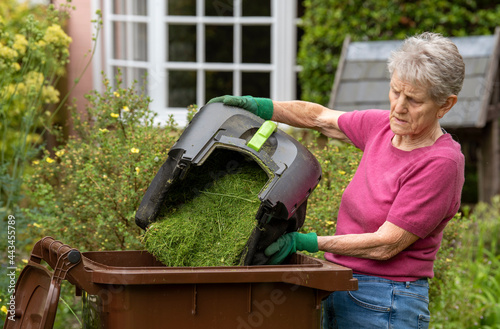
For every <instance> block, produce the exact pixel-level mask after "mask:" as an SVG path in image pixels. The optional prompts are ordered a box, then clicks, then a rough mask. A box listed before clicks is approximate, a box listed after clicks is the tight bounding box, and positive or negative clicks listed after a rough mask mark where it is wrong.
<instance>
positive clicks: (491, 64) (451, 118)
mask: <svg viewBox="0 0 500 329" xmlns="http://www.w3.org/2000/svg"><path fill="white" fill-rule="evenodd" d="M451 40H452V41H453V42H454V43H455V44H456V45H457V47H458V50H459V51H460V54H461V55H462V57H463V59H464V62H465V80H464V85H463V88H462V91H461V92H460V94H459V96H458V102H457V104H456V105H455V107H454V108H453V109H452V110H451V111H450V112H448V114H447V115H445V116H444V117H443V119H441V125H443V126H445V127H450V128H465V127H483V126H484V125H485V124H486V121H487V118H488V110H489V102H490V99H491V93H492V90H493V87H494V86H495V79H498V74H496V72H497V69H498V64H499V61H500V59H499V58H500V49H499V48H500V29H498V28H497V30H496V33H495V35H487V36H470V37H457V38H451ZM402 42H403V41H401V40H397V41H395V40H392V41H369V42H353V43H350V42H349V38H346V41H345V42H344V46H343V49H342V54H341V58H340V62H339V66H338V68H337V74H336V78H335V83H334V85H333V89H332V94H331V97H330V103H329V107H330V108H335V109H336V110H341V111H354V110H363V109H368V108H380V109H389V98H388V95H389V81H390V77H389V72H388V70H387V60H388V58H389V55H390V54H391V52H392V51H394V50H396V49H397V48H399V47H400V46H401V44H402ZM497 83H498V82H497Z"/></svg>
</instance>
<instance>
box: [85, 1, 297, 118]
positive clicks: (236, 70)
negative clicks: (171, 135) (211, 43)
mask: <svg viewBox="0 0 500 329" xmlns="http://www.w3.org/2000/svg"><path fill="white" fill-rule="evenodd" d="M112 1H115V0H92V5H93V7H94V8H95V9H99V8H102V13H103V35H102V38H103V40H102V42H101V43H100V48H101V49H98V51H97V54H96V55H97V56H98V57H97V59H98V58H99V57H100V58H101V59H102V60H95V61H94V85H95V86H96V88H97V89H98V90H102V82H101V74H100V72H101V71H104V72H105V74H106V75H107V76H108V78H110V79H111V78H112V77H113V67H116V66H120V67H125V68H142V69H145V70H147V72H148V83H147V92H148V95H149V96H150V97H151V99H152V100H153V102H152V103H151V108H152V109H153V110H154V111H155V112H156V113H158V116H157V120H158V121H160V122H165V121H166V120H168V118H169V116H170V115H173V117H174V120H175V121H176V122H177V123H178V124H179V125H180V126H184V125H185V124H186V123H187V122H186V113H187V111H186V108H172V107H168V106H167V104H168V95H166V92H167V90H168V88H167V83H168V76H167V73H166V72H167V70H170V69H174V70H190V71H196V72H197V79H196V81H197V82H196V83H197V86H196V103H197V104H198V105H199V106H200V105H203V104H205V103H206V101H208V100H207V99H205V71H207V70H208V71H232V72H233V94H234V95H241V72H269V73H270V79H271V81H270V89H271V90H270V93H269V94H270V97H271V98H272V99H275V100H292V99H295V98H296V74H297V71H298V70H299V68H298V67H297V66H296V49H297V41H296V38H297V36H296V30H297V29H296V27H297V18H296V16H297V0H271V16H268V17H247V16H242V15H241V1H242V0H234V1H233V5H234V7H233V9H234V16H231V17H228V16H204V8H205V1H209V0H196V11H197V12H196V16H167V15H165V12H166V8H165V7H166V5H167V2H166V1H164V0H148V2H147V3H148V11H147V16H133V15H117V14H113V13H112ZM123 1H125V2H126V3H130V1H137V0H123ZM143 1H146V0H143ZM247 1H248V0H247ZM224 2H225V3H226V1H224ZM96 7H99V8H96ZM128 12H131V11H128ZM115 21H120V22H126V23H145V24H147V31H148V36H147V38H148V40H147V44H148V49H147V52H148V60H147V61H133V60H118V59H114V58H112V56H113V48H112V47H113V46H114V43H113V42H112V37H113V36H112V33H113V22H115ZM168 23H175V24H189V25H196V32H197V40H196V62H167V61H166V60H165V59H166V50H167V45H166V42H167V38H166V26H167V24H168ZM207 24H212V25H232V26H234V27H235V28H234V34H233V62H232V63H207V62H205V58H204V56H205V49H204V47H205V40H204V38H205V25H207ZM243 25H250V26H256V25H266V26H270V27H271V62H270V63H269V64H249V63H242V58H241V57H242V55H241V42H242V41H241V27H242V26H243ZM128 48H130V47H128ZM127 50H128V51H130V52H131V51H133V49H127ZM127 58H129V57H127ZM127 78H128V80H132V77H131V74H127ZM131 83H132V81H124V86H130V85H131ZM186 105H189V104H186Z"/></svg>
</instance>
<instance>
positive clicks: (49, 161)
mask: <svg viewBox="0 0 500 329" xmlns="http://www.w3.org/2000/svg"><path fill="white" fill-rule="evenodd" d="M45 161H47V162H48V163H53V162H55V161H56V160H54V159H52V158H51V157H47V158H46V159H45Z"/></svg>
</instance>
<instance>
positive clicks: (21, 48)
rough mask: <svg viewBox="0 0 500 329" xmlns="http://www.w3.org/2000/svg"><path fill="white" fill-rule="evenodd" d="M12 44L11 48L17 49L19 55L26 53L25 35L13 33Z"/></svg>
mask: <svg viewBox="0 0 500 329" xmlns="http://www.w3.org/2000/svg"><path fill="white" fill-rule="evenodd" d="M14 38H15V40H14V44H13V45H12V48H13V49H15V50H17V51H18V52H19V53H20V54H21V55H24V54H25V53H26V47H27V46H28V40H26V38H25V36H24V35H22V34H16V35H15V37H14Z"/></svg>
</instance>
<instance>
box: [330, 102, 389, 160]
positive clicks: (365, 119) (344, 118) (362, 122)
mask: <svg viewBox="0 0 500 329" xmlns="http://www.w3.org/2000/svg"><path fill="white" fill-rule="evenodd" d="M388 120H389V111H384V110H364V111H353V112H346V113H343V114H342V115H341V116H340V117H339V121H338V125H339V128H340V130H341V131H342V132H343V133H344V134H345V135H346V136H347V138H349V140H350V141H351V142H352V143H353V144H354V146H356V147H357V148H359V149H360V150H362V151H364V149H365V146H366V143H367V141H368V140H369V139H370V137H371V136H372V135H373V134H375V133H377V132H378V131H379V129H377V127H378V126H381V125H383V124H384V123H387V121H388Z"/></svg>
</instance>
